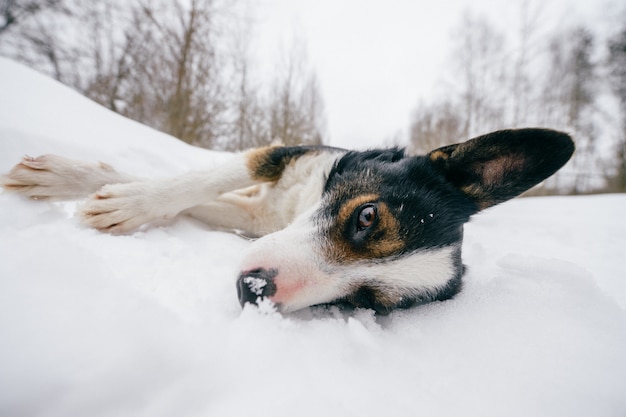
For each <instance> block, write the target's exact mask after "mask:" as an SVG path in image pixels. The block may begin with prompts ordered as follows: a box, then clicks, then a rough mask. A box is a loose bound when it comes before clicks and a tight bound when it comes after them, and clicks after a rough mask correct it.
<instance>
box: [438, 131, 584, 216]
mask: <svg viewBox="0 0 626 417" xmlns="http://www.w3.org/2000/svg"><path fill="white" fill-rule="evenodd" d="M573 152H574V142H573V141H572V139H571V138H570V137H569V135H567V134H565V133H562V132H557V131H554V130H547V129H519V130H501V131H497V132H493V133H490V134H487V135H484V136H480V137H477V138H474V139H471V140H468V141H467V142H464V143H459V144H456V145H450V146H444V147H443V148H439V149H436V150H434V151H432V152H430V153H429V154H428V157H429V158H430V160H431V161H432V162H433V164H435V166H436V167H437V169H439V170H441V171H443V173H444V175H445V176H446V179H447V180H448V181H450V182H451V183H452V184H453V185H454V186H455V187H457V188H458V189H459V190H461V191H462V192H464V193H465V194H467V195H469V196H470V197H471V198H472V199H474V201H476V204H477V205H478V208H479V209H480V210H482V209H485V208H487V207H490V206H493V205H495V204H498V203H501V202H503V201H506V200H508V199H511V198H513V197H515V196H517V195H519V194H521V193H523V192H524V191H526V190H528V189H529V188H531V187H533V186H534V185H536V184H538V183H540V182H541V181H543V180H544V179H546V178H548V177H549V176H550V175H552V174H554V173H555V172H556V171H557V170H558V169H559V168H561V167H562V166H563V165H564V164H565V163H566V162H567V161H568V160H569V158H570V157H571V156H572V153H573Z"/></svg>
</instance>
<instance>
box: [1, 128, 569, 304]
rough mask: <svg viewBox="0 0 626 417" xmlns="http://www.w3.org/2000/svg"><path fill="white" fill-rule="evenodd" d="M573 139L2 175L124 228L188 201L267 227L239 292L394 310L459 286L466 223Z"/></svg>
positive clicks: (563, 156)
mask: <svg viewBox="0 0 626 417" xmlns="http://www.w3.org/2000/svg"><path fill="white" fill-rule="evenodd" d="M573 151H574V144H573V142H572V140H571V139H570V137H569V136H568V135H566V134H564V133H560V132H556V131H552V130H544V129H520V130H503V131H498V132H494V133H491V134H488V135H485V136H481V137H478V138H475V139H472V140H469V141H467V142H464V143H460V144H456V145H450V146H445V147H442V148H439V149H436V150H434V151H432V152H430V153H429V154H427V155H423V156H407V155H406V154H405V153H404V151H403V150H399V149H380V150H369V151H364V152H354V151H346V150H341V149H335V148H329V147H307V146H304V147H265V148H258V149H252V150H250V151H247V152H244V153H240V154H235V155H233V157H232V159H231V160H230V161H229V162H227V163H225V164H223V165H220V166H216V167H213V168H210V169H207V170H206V171H199V172H190V173H187V174H183V175H180V176H176V177H173V178H170V179H165V180H162V179H161V180H147V179H140V178H134V177H131V176H128V175H125V174H123V173H119V172H117V171H115V170H114V169H113V168H112V167H110V166H109V165H106V164H103V163H97V164H94V163H87V162H80V161H74V160H70V159H66V158H62V157H60V156H54V155H44V156H40V157H38V158H29V157H25V158H24V160H23V161H22V162H21V163H20V164H18V165H16V166H15V167H14V168H13V169H12V170H11V171H10V172H9V173H8V174H6V175H5V176H3V177H2V178H1V184H2V186H3V187H4V189H5V190H6V191H8V192H13V193H17V194H21V195H25V196H28V197H31V198H34V199H37V200H40V199H41V200H68V199H83V198H86V197H87V200H86V202H84V203H83V204H82V205H81V206H79V214H80V217H81V219H82V221H83V222H85V223H86V224H88V225H89V226H92V227H94V228H96V229H98V230H101V231H104V232H110V233H127V232H131V231H132V230H134V229H137V228H138V227H140V226H142V225H144V224H147V223H150V222H152V221H155V220H159V219H169V218H173V217H175V216H178V215H189V216H191V217H194V218H196V219H199V220H201V221H203V222H205V223H207V224H208V225H210V226H212V227H214V228H218V229H228V230H232V231H243V232H244V233H245V234H248V235H254V236H257V237H260V238H259V239H258V240H256V241H255V242H254V243H253V244H252V245H251V246H250V249H249V252H248V253H247V255H246V256H245V257H244V260H243V265H242V266H241V273H240V274H239V277H238V280H237V293H238V296H239V301H240V303H241V305H242V306H243V305H245V304H246V303H252V304H255V303H257V302H258V301H259V300H260V299H269V300H270V301H271V302H273V303H274V304H275V305H276V307H277V308H278V309H279V310H280V311H283V312H289V311H294V310H298V309H302V308H305V307H308V306H313V305H316V304H328V303H338V304H339V303H341V304H349V305H352V306H356V307H364V308H371V309H374V310H375V311H376V312H378V313H388V312H389V311H391V310H392V309H395V308H405V307H410V306H412V305H415V304H418V303H424V302H428V301H433V300H445V299H448V298H450V297H452V296H454V295H455V294H456V293H457V292H458V291H459V290H460V288H461V276H462V275H463V272H464V266H463V263H462V262H461V243H462V239H463V224H464V223H465V222H467V221H468V220H469V218H470V216H471V215H473V214H474V213H476V212H478V211H480V210H483V209H485V208H487V207H490V206H493V205H495V204H498V203H501V202H503V201H506V200H508V199H510V198H513V197H515V196H517V195H519V194H521V193H522V192H524V191H526V190H528V189H529V188H531V187H533V186H534V185H536V184H538V183H539V182H541V181H543V180H544V179H545V178H547V177H549V176H550V175H552V174H553V173H554V172H556V171H557V170H558V169H559V168H561V166H563V165H564V164H565V163H566V162H567V161H568V160H569V158H570V156H571V155H572V153H573Z"/></svg>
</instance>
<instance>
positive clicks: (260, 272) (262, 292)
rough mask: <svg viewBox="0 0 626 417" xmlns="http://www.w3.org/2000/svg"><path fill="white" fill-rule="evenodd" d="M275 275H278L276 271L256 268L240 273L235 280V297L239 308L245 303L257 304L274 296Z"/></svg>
mask: <svg viewBox="0 0 626 417" xmlns="http://www.w3.org/2000/svg"><path fill="white" fill-rule="evenodd" d="M276 275H278V270H276V269H263V268H258V269H253V270H251V271H246V272H242V273H241V274H240V275H239V279H237V296H238V297H239V303H240V304H241V307H243V306H245V305H246V303H250V304H257V303H258V302H259V301H260V300H262V299H263V298H266V297H271V296H272V295H274V294H275V293H276V284H275V283H274V278H275V277H276Z"/></svg>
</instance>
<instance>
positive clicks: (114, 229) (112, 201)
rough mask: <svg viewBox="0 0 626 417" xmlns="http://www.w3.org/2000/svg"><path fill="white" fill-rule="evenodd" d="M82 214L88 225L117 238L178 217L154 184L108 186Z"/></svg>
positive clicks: (140, 183)
mask: <svg viewBox="0 0 626 417" xmlns="http://www.w3.org/2000/svg"><path fill="white" fill-rule="evenodd" d="M78 213H79V216H80V217H81V220H82V221H83V222H84V223H85V224H87V225H89V226H91V227H93V228H96V229H98V230H100V231H103V232H108V233H116V234H117V233H128V232H131V231H133V230H135V229H137V228H138V227H140V226H142V225H144V224H146V223H150V222H152V221H154V220H158V219H168V218H172V217H174V216H175V215H176V214H177V213H176V212H170V211H168V205H167V201H164V199H163V198H161V196H160V195H159V193H158V190H157V189H155V188H154V187H152V186H151V184H150V182H133V183H128V184H114V185H105V186H104V187H102V188H101V189H100V191H98V192H97V193H95V194H93V195H91V196H90V197H89V199H87V201H85V203H83V204H82V205H81V206H80V207H79V208H78Z"/></svg>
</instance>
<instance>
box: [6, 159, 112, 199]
mask: <svg viewBox="0 0 626 417" xmlns="http://www.w3.org/2000/svg"><path fill="white" fill-rule="evenodd" d="M111 173H115V171H114V170H113V168H111V167H110V166H108V165H106V164H102V163H100V164H96V163H88V162H82V161H75V160H73V159H68V158H63V157H61V156H57V155H42V156H38V157H37V158H31V157H29V156H25V157H24V158H23V159H22V162H20V163H19V164H17V165H15V166H14V167H13V168H12V169H11V171H9V172H8V173H7V174H6V175H2V176H0V185H2V187H4V189H5V190H6V191H8V192H12V193H16V194H20V195H23V196H26V197H30V198H33V199H36V200H69V199H74V198H83V197H85V196H87V195H88V194H89V193H92V192H94V191H95V190H97V189H98V188H99V187H101V186H102V183H98V181H97V179H98V178H100V177H106V176H110V175H111Z"/></svg>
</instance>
